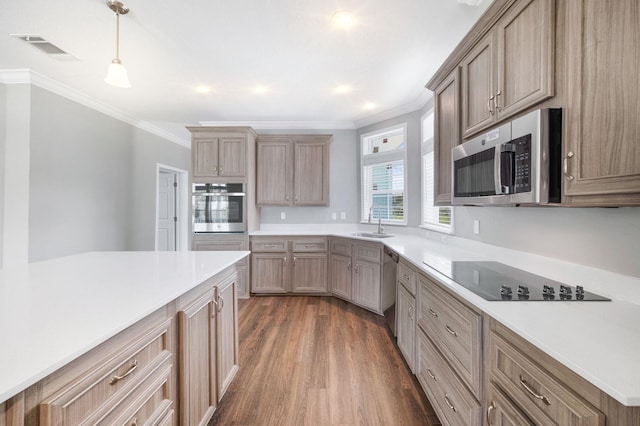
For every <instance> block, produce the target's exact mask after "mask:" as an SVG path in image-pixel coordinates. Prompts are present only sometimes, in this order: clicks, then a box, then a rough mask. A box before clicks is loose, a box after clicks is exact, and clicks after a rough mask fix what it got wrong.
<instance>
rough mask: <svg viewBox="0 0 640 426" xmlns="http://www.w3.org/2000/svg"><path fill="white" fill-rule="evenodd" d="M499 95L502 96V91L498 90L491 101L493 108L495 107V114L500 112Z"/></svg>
mask: <svg viewBox="0 0 640 426" xmlns="http://www.w3.org/2000/svg"><path fill="white" fill-rule="evenodd" d="M500 95H502V90H498V93H496V97H495V99H494V100H493V106H494V107H495V110H496V112H500V102H498V98H499V97H500Z"/></svg>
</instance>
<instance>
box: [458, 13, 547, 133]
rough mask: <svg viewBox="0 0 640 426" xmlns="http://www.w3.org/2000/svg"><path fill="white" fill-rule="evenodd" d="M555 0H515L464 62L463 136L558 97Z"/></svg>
mask: <svg viewBox="0 0 640 426" xmlns="http://www.w3.org/2000/svg"><path fill="white" fill-rule="evenodd" d="M554 43H555V2H554V0H527V1H520V2H515V3H514V4H513V5H512V6H511V7H510V8H509V9H508V10H507V12H506V13H505V14H504V15H503V16H502V17H501V18H500V20H499V21H498V22H497V24H496V25H495V26H494V27H493V28H492V29H491V31H489V32H488V33H487V34H486V35H485V36H484V38H482V39H481V40H480V41H479V42H478V43H477V44H476V45H475V47H473V48H472V49H471V51H470V52H469V53H468V54H467V55H466V56H465V57H464V59H463V60H462V62H461V67H462V105H463V108H462V136H463V138H468V137H470V136H472V135H474V134H476V133H478V132H480V131H482V130H484V129H486V128H488V127H491V126H492V125H493V124H494V123H497V122H499V121H502V120H504V119H506V118H508V117H511V116H513V115H515V114H517V113H519V112H521V111H523V110H525V109H526V108H528V107H530V106H532V105H535V104H537V103H539V102H541V101H543V100H544V99H547V98H549V97H551V96H553V94H554V46H555V44H554Z"/></svg>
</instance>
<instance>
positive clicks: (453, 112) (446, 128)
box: [433, 68, 460, 205]
mask: <svg viewBox="0 0 640 426" xmlns="http://www.w3.org/2000/svg"><path fill="white" fill-rule="evenodd" d="M459 87H460V70H459V68H456V69H455V70H454V71H453V72H452V73H451V74H450V75H449V77H447V78H446V79H445V80H444V81H443V82H442V83H441V84H440V86H438V88H437V89H436V90H435V94H434V107H435V108H434V109H435V112H434V141H437V143H434V146H433V156H434V176H435V179H434V181H435V188H434V189H435V197H434V201H435V204H436V205H448V204H451V149H452V148H453V147H454V146H456V145H458V144H459V143H460V89H459Z"/></svg>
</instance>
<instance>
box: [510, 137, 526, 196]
mask: <svg viewBox="0 0 640 426" xmlns="http://www.w3.org/2000/svg"><path fill="white" fill-rule="evenodd" d="M509 144H511V145H512V146H513V147H515V161H514V163H515V167H514V169H515V170H514V171H515V176H514V177H515V179H514V192H515V193H519V192H530V191H531V135H530V134H529V135H525V136H522V137H520V138H517V139H514V140H512V141H511V142H509Z"/></svg>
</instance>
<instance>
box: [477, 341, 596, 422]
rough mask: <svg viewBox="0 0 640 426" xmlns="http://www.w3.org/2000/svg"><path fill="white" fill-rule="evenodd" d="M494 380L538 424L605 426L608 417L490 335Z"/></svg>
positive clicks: (518, 352) (491, 365) (529, 360)
mask: <svg viewBox="0 0 640 426" xmlns="http://www.w3.org/2000/svg"><path fill="white" fill-rule="evenodd" d="M489 354H490V355H489V356H490V371H491V373H490V377H491V380H493V381H494V382H495V383H496V384H498V385H499V386H500V387H501V388H503V389H504V390H505V393H506V394H508V395H509V396H510V398H511V399H512V400H513V401H514V402H515V404H516V405H517V406H519V407H521V408H522V411H523V412H525V413H526V415H527V416H528V417H530V418H531V419H532V420H533V421H534V423H536V424H561V425H565V424H566V425H568V424H570V425H576V426H586V425H594V426H596V425H597V426H603V425H604V415H603V414H602V413H601V412H600V411H598V410H597V409H596V408H595V407H593V406H592V405H591V404H589V403H588V402H587V401H585V400H583V399H582V398H580V397H578V396H577V395H576V394H575V393H573V392H572V391H571V389H569V388H568V387H567V386H566V385H564V384H563V383H560V382H558V381H557V380H556V379H555V378H554V377H552V376H551V375H550V374H548V373H547V372H546V371H544V370H543V369H542V368H540V367H539V366H538V365H536V363H534V362H533V361H532V360H531V359H529V358H528V357H527V356H526V355H524V354H523V353H521V352H520V351H519V350H518V349H516V348H515V347H513V346H511V345H510V344H509V343H507V342H506V341H505V340H504V339H503V338H502V337H501V336H499V335H497V334H495V333H493V332H492V333H490V337H489Z"/></svg>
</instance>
